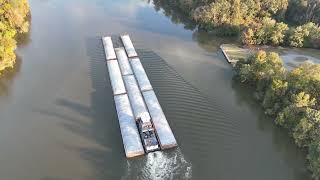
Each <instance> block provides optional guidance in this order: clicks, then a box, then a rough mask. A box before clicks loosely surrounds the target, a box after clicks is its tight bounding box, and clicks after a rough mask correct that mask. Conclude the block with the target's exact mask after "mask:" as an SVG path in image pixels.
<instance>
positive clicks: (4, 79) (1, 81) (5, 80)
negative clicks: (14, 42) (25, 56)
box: [0, 55, 22, 100]
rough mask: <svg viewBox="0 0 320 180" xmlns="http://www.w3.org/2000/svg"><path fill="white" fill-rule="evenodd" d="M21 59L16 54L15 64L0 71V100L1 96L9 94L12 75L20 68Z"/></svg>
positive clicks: (17, 72) (12, 79)
mask: <svg viewBox="0 0 320 180" xmlns="http://www.w3.org/2000/svg"><path fill="white" fill-rule="evenodd" d="M21 64H22V60H21V57H20V56H19V55H16V64H15V66H14V68H12V69H6V70H5V71H4V72H1V73H2V74H1V76H0V100H1V99H2V97H6V96H8V95H9V94H10V91H11V86H12V84H13V81H14V77H15V76H16V75H17V74H19V72H20V69H21Z"/></svg>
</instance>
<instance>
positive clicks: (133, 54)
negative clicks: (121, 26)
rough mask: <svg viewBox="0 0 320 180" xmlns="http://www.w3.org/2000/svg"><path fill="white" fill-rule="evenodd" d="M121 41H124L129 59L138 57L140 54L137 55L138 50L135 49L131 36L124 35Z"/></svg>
mask: <svg viewBox="0 0 320 180" xmlns="http://www.w3.org/2000/svg"><path fill="white" fill-rule="evenodd" d="M121 40H122V42H123V45H124V47H125V49H126V51H127V54H128V57H129V58H131V57H137V56H138V54H137V52H136V50H135V49H134V47H133V44H132V41H131V39H130V36H129V35H123V36H121Z"/></svg>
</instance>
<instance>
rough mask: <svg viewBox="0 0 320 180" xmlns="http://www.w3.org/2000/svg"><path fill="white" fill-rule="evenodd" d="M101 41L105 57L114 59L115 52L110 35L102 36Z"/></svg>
mask: <svg viewBox="0 0 320 180" xmlns="http://www.w3.org/2000/svg"><path fill="white" fill-rule="evenodd" d="M102 42H103V46H104V51H105V54H106V59H107V60H112V59H116V54H115V52H114V49H113V44H112V40H111V37H110V36H107V37H103V38H102Z"/></svg>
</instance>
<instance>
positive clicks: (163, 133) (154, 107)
mask: <svg viewBox="0 0 320 180" xmlns="http://www.w3.org/2000/svg"><path fill="white" fill-rule="evenodd" d="M142 94H143V97H144V100H145V102H146V104H147V107H148V109H149V113H150V115H151V118H152V122H153V125H154V127H155V129H156V132H157V135H158V138H159V142H160V147H161V149H169V148H172V147H176V146H177V141H176V139H175V137H174V135H173V133H172V130H171V128H170V126H169V124H168V121H167V119H166V116H165V115H164V113H163V111H162V108H161V106H160V104H159V101H158V99H157V96H156V94H155V93H154V91H145V92H142Z"/></svg>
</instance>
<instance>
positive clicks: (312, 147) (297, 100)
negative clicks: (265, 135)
mask: <svg viewBox="0 0 320 180" xmlns="http://www.w3.org/2000/svg"><path fill="white" fill-rule="evenodd" d="M285 56H286V57H287V60H286V62H285V61H283V60H282V58H281V57H280V55H279V54H278V53H275V52H266V51H264V50H259V51H258V52H255V53H253V54H252V55H251V56H250V57H249V58H247V59H243V60H238V61H237V62H236V65H235V71H236V76H235V77H236V78H237V79H238V80H239V81H240V82H241V83H244V84H247V85H249V86H250V87H253V88H254V89H255V97H256V98H257V100H258V101H259V102H260V103H261V105H262V107H263V108H264V110H265V114H266V115H268V116H270V117H272V118H273V119H275V123H276V124H277V125H279V126H281V127H283V128H285V129H287V130H288V132H289V135H290V136H291V137H292V138H293V139H294V141H295V143H296V145H297V146H299V147H301V148H306V149H308V155H307V159H308V160H309V168H310V170H311V171H312V173H313V177H314V178H315V179H319V178H320V167H319V163H320V150H319V148H320V133H319V132H320V64H314V63H312V62H310V61H309V62H303V63H302V62H301V61H294V62H295V64H294V66H296V67H292V68H288V67H286V65H285V64H284V63H291V62H292V61H293V60H292V59H295V58H297V56H299V54H298V55H292V54H291V55H285ZM303 60H304V59H303ZM315 61H317V62H320V61H319V59H316V60H315Z"/></svg>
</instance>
